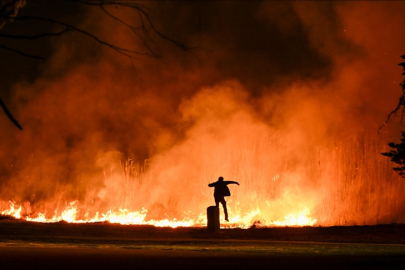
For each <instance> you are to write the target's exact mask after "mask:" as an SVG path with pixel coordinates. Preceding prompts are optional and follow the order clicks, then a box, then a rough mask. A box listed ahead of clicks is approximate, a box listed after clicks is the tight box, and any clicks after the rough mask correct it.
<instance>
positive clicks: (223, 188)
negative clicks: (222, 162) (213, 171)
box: [208, 176, 239, 221]
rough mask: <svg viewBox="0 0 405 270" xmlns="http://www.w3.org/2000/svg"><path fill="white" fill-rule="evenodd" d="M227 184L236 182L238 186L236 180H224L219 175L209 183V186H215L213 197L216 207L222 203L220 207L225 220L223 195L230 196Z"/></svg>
mask: <svg viewBox="0 0 405 270" xmlns="http://www.w3.org/2000/svg"><path fill="white" fill-rule="evenodd" d="M229 184H237V185H238V186H239V183H238V182H235V181H224V178H223V177H222V176H220V177H219V178H218V181H216V182H214V183H211V184H209V185H208V186H209V187H215V190H214V198H215V204H216V206H217V207H219V203H222V207H223V208H224V212H225V220H226V221H229V220H228V209H226V201H225V197H227V196H231V192H230V191H229V188H228V185H229Z"/></svg>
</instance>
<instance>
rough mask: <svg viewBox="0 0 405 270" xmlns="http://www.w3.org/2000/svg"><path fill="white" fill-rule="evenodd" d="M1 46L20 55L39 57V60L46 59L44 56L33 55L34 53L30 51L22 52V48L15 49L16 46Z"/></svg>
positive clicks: (0, 46)
mask: <svg viewBox="0 0 405 270" xmlns="http://www.w3.org/2000/svg"><path fill="white" fill-rule="evenodd" d="M0 48H2V49H4V50H8V51H12V52H15V53H18V54H20V55H22V56H26V57H29V58H34V59H39V60H45V59H44V58H43V57H42V56H38V55H33V54H28V53H25V52H22V51H20V50H17V49H14V48H10V47H6V46H4V45H0Z"/></svg>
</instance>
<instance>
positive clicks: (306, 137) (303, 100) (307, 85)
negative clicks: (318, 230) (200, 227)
mask: <svg viewBox="0 0 405 270" xmlns="http://www.w3.org/2000/svg"><path fill="white" fill-rule="evenodd" d="M403 5H404V4H403V3H401V2H393V3H391V2H390V3H388V2H353V3H346V2H254V3H249V2H223V1H221V2H158V3H152V4H150V6H149V8H150V14H151V19H152V21H154V22H155V26H156V28H157V29H160V31H161V32H163V33H165V34H167V35H168V36H170V37H174V38H175V39H176V40H181V41H182V42H184V43H186V44H188V45H189V46H190V47H194V49H192V50H190V51H187V52H184V51H183V50H181V49H180V48H178V47H177V46H176V45H174V44H173V43H171V42H169V41H167V40H164V39H160V38H159V37H158V36H152V38H154V39H155V41H156V43H150V44H148V45H149V46H150V48H152V49H153V50H155V51H156V52H157V53H158V54H159V55H160V56H161V57H160V58H159V59H154V58H147V57H140V58H139V60H138V61H134V62H131V61H129V60H128V59H127V58H125V57H122V56H121V55H118V54H117V53H116V52H115V51H112V50H110V49H108V48H104V47H102V46H99V45H97V44H94V42H93V41H91V40H89V39H86V38H84V37H81V36H77V35H73V34H70V33H69V35H66V36H64V37H62V38H61V39H58V40H57V41H52V42H51V44H52V47H53V48H54V49H53V50H54V54H53V55H52V57H50V58H49V59H48V60H47V63H46V65H45V67H44V68H43V72H42V74H41V75H40V76H38V77H37V78H36V79H35V80H34V81H33V82H31V81H23V80H19V81H18V82H15V83H14V85H13V86H12V88H11V90H10V91H11V93H12V94H11V96H12V99H11V100H10V102H11V103H12V107H13V108H15V109H16V117H17V119H19V121H20V122H21V124H22V125H23V127H24V131H23V132H17V131H14V130H13V129H12V126H11V124H9V123H8V122H7V121H8V120H7V119H4V117H3V118H1V119H0V125H1V126H2V129H3V130H4V132H2V133H1V134H0V144H1V149H2V150H1V151H0V160H1V165H0V166H1V174H0V185H1V186H0V199H2V200H9V199H12V200H14V201H16V202H26V201H29V202H30V203H31V207H32V208H33V209H34V210H32V211H33V212H35V211H43V209H46V210H47V211H48V212H51V213H53V211H54V209H61V208H63V207H64V206H65V202H70V201H73V200H78V201H79V202H80V203H81V204H82V205H83V209H86V210H88V211H90V212H91V213H96V212H97V211H108V210H111V209H119V208H128V209H130V210H140V209H141V208H142V207H145V208H147V209H148V211H149V212H148V217H149V218H155V219H159V218H164V217H166V216H169V217H171V218H174V217H175V218H181V217H182V216H183V215H184V213H185V212H192V213H194V214H199V213H201V212H203V211H204V209H205V207H207V206H209V205H210V204H212V203H213V198H212V193H213V191H212V190H210V189H209V188H208V187H207V184H208V183H210V182H213V181H215V180H216V179H217V178H218V177H219V176H224V177H225V179H230V180H234V181H238V182H240V183H241V185H240V186H239V187H236V186H232V187H231V191H232V193H233V196H232V199H231V200H230V201H229V206H230V208H231V210H233V213H234V214H236V213H238V214H240V215H242V216H243V215H245V214H246V213H248V212H255V213H254V214H251V215H250V216H249V218H250V219H252V220H253V219H266V220H268V221H269V220H276V219H280V218H283V217H284V216H285V215H287V214H289V213H295V212H299V211H301V210H302V209H304V208H308V209H310V210H311V213H312V214H313V216H316V218H317V219H318V220H319V222H320V223H322V224H325V225H337V224H373V223H378V222H394V221H396V222H398V221H401V220H402V219H401V214H402V213H403V210H404V209H402V207H399V206H398V205H401V204H402V202H403V200H402V199H401V197H400V195H401V193H403V191H404V190H403V189H404V187H403V184H402V182H401V179H399V177H398V176H396V175H395V174H394V173H393V172H391V167H390V164H389V162H388V161H386V160H385V159H384V157H380V156H381V155H380V154H379V153H380V152H383V151H386V148H384V145H385V144H386V143H387V142H388V140H391V139H395V138H396V137H397V136H398V133H397V132H398V129H399V128H398V127H397V126H395V125H392V126H390V127H388V128H386V129H385V130H383V133H384V135H381V136H377V132H378V127H379V126H381V124H382V123H383V122H384V121H385V118H386V116H387V114H388V113H389V112H390V110H392V109H393V108H394V107H395V104H396V102H397V98H398V96H399V94H400V88H399V87H398V85H399V82H400V81H401V77H400V69H399V68H398V67H396V64H397V62H398V61H399V56H400V55H402V54H403V53H404V52H403V49H404V48H403V44H404V41H405V40H404V39H405V38H404V37H402V36H401V35H400V34H401V33H399V32H398V33H397V32H396V29H398V28H397V26H398V25H404V18H403V16H402V14H401V12H400V10H402V8H403ZM27 8H28V7H27ZM114 12H115V13H116V14H119V15H120V16H124V17H125V18H127V19H128V20H129V21H130V22H131V23H134V24H135V23H137V19H136V18H135V17H134V16H132V15H133V14H131V12H130V11H129V10H115V11H114ZM370 14H372V16H371V15H370ZM81 18H82V21H81V26H82V27H84V28H85V29H88V30H89V31H91V32H92V33H95V34H97V35H98V36H100V37H101V38H102V39H103V40H108V41H109V42H112V43H114V44H123V46H126V47H130V48H135V49H136V50H139V51H141V50H145V47H144V46H143V45H142V43H140V41H139V39H137V37H136V36H133V35H131V32H130V31H129V30H128V28H126V27H125V26H124V25H122V24H120V23H119V22H117V21H115V20H113V19H111V18H110V19H107V18H106V17H105V15H103V14H102V12H101V11H100V12H99V11H97V10H94V9H89V10H86V13H85V15H83V16H82V17H81ZM151 35H153V33H152V34H151ZM36 72H37V71H36ZM394 121H395V119H394ZM129 158H130V160H129ZM359 194H361V195H364V196H359ZM257 209H259V210H257ZM364 209H371V210H369V213H364ZM30 211H31V210H30ZM238 211H239V212H238ZM27 212H29V211H27ZM28 214H29V213H28ZM249 221H250V220H249ZM249 221H248V222H249Z"/></svg>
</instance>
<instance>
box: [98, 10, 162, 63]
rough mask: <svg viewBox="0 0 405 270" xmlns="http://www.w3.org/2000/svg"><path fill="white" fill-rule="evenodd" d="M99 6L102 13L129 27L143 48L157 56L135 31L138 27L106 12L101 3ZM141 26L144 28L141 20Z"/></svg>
mask: <svg viewBox="0 0 405 270" xmlns="http://www.w3.org/2000/svg"><path fill="white" fill-rule="evenodd" d="M100 8H101V9H102V10H103V11H104V13H105V14H107V15H108V16H109V17H111V18H113V19H114V20H116V21H118V22H120V23H122V24H123V25H125V26H127V27H128V28H129V29H131V31H132V32H133V33H134V34H135V35H136V36H137V37H138V38H139V39H140V40H141V41H142V43H143V45H144V46H145V48H146V49H147V50H148V51H149V52H150V53H151V55H152V56H154V57H158V56H157V54H156V53H155V52H154V51H153V50H152V49H151V48H150V47H149V46H148V44H147V43H146V41H145V39H144V38H142V37H141V35H139V34H138V32H136V30H137V29H138V28H139V27H135V26H132V25H130V24H128V23H126V22H124V21H123V20H121V19H120V18H118V17H116V16H114V15H112V14H111V13H110V12H108V11H107V10H106V9H105V7H104V6H103V5H100ZM142 28H143V29H144V27H143V22H142ZM148 38H149V37H148Z"/></svg>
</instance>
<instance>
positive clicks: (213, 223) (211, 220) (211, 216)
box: [207, 206, 219, 232]
mask: <svg viewBox="0 0 405 270" xmlns="http://www.w3.org/2000/svg"><path fill="white" fill-rule="evenodd" d="M207 229H208V231H209V232H217V231H219V207H216V206H210V207H208V208H207Z"/></svg>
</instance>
